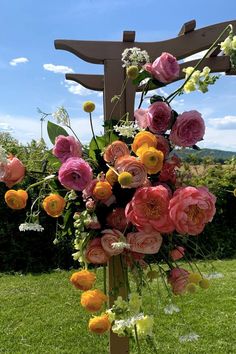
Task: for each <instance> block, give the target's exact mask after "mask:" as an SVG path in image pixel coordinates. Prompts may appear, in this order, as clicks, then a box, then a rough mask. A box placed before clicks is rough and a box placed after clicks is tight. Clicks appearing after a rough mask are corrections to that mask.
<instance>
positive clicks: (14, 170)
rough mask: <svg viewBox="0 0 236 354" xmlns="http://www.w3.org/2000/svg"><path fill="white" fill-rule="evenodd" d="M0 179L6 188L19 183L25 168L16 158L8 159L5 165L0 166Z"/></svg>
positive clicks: (23, 175)
mask: <svg viewBox="0 0 236 354" xmlns="http://www.w3.org/2000/svg"><path fill="white" fill-rule="evenodd" d="M0 170H1V178H0V181H1V182H4V183H5V184H6V186H7V187H8V188H11V187H12V186H14V185H15V184H17V183H20V182H21V181H22V180H23V178H24V177H25V166H24V165H23V163H22V162H21V161H20V160H19V159H18V158H17V157H10V158H9V159H7V162H6V163H1V164H0Z"/></svg>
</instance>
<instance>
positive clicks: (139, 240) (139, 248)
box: [127, 231, 162, 254]
mask: <svg viewBox="0 0 236 354" xmlns="http://www.w3.org/2000/svg"><path fill="white" fill-rule="evenodd" d="M127 243H129V244H130V250H131V251H133V252H138V253H144V254H155V253H157V252H158V251H159V249H160V247H161V244H162V236H161V234H160V233H159V232H157V231H151V232H143V231H139V232H130V233H128V235H127Z"/></svg>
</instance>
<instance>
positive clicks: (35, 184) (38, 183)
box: [25, 175, 56, 192]
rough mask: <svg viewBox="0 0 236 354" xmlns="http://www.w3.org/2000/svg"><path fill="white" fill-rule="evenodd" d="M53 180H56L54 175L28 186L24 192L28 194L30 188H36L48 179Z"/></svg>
mask: <svg viewBox="0 0 236 354" xmlns="http://www.w3.org/2000/svg"><path fill="white" fill-rule="evenodd" d="M49 177H50V178H49ZM55 178H56V176H55V175H51V176H48V177H46V178H44V179H42V180H41V181H39V182H36V183H33V184H30V185H29V187H27V188H26V190H25V191H26V192H28V190H29V189H30V188H33V187H36V186H40V184H43V183H45V182H47V181H48V180H50V179H55Z"/></svg>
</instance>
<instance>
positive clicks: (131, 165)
mask: <svg viewBox="0 0 236 354" xmlns="http://www.w3.org/2000/svg"><path fill="white" fill-rule="evenodd" d="M115 168H116V170H117V171H118V172H119V173H121V172H129V173H130V174H131V175H132V176H133V181H132V183H131V184H130V185H129V188H137V187H140V186H142V185H143V183H144V182H145V181H146V179H147V171H146V168H145V166H144V165H143V164H142V162H141V161H139V160H138V159H137V158H136V157H134V156H124V157H120V158H119V159H118V160H117V161H116V164H115Z"/></svg>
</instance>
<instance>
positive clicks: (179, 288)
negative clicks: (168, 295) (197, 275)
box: [167, 268, 189, 295]
mask: <svg viewBox="0 0 236 354" xmlns="http://www.w3.org/2000/svg"><path fill="white" fill-rule="evenodd" d="M188 277H189V272H188V271H187V270H185V269H183V268H173V269H171V271H170V272H169V275H168V278H167V280H168V283H170V285H171V288H172V291H173V293H174V294H175V295H180V294H183V293H184V292H185V291H186V286H187V284H188Z"/></svg>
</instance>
